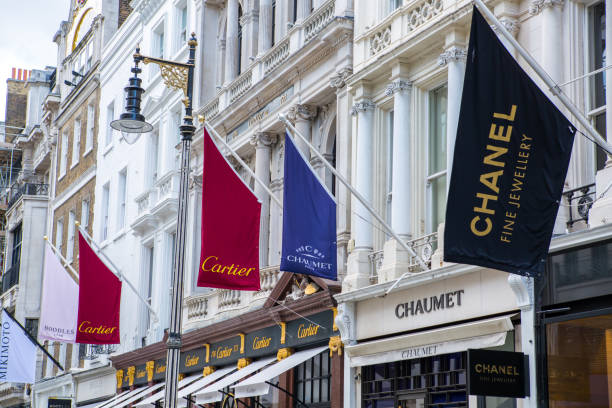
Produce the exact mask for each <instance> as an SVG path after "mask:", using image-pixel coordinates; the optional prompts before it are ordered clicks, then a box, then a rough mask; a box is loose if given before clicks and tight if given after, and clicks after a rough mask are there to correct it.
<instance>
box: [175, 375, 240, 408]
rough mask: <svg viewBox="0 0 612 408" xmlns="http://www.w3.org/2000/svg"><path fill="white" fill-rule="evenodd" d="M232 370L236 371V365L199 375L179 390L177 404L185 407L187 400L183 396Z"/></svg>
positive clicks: (198, 389)
mask: <svg viewBox="0 0 612 408" xmlns="http://www.w3.org/2000/svg"><path fill="white" fill-rule="evenodd" d="M232 371H236V366H230V367H223V368H221V369H219V370H217V371H215V372H214V373H212V374H209V375H207V376H206V377H201V378H200V379H199V380H197V381H196V382H194V383H193V384H190V385H188V386H186V387H184V388H183V389H181V390H179V392H178V394H177V395H178V401H177V406H178V407H181V408H182V407H186V406H187V401H186V400H185V397H187V396H188V395H189V394H193V393H194V392H197V391H200V390H201V389H202V388H204V387H206V386H207V385H209V384H211V383H213V382H215V381H217V380H218V379H219V378H222V377H224V376H225V375H227V374H229V373H231V372H232Z"/></svg>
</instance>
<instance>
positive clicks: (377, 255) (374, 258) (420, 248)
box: [368, 232, 438, 284]
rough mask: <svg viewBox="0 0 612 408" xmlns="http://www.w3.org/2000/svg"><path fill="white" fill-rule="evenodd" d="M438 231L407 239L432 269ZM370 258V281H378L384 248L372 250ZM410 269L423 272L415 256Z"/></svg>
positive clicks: (409, 244) (411, 260) (411, 257)
mask: <svg viewBox="0 0 612 408" xmlns="http://www.w3.org/2000/svg"><path fill="white" fill-rule="evenodd" d="M437 242H438V233H437V232H434V233H432V234H428V235H424V236H422V237H420V238H417V239H413V240H411V241H407V242H406V243H407V244H408V246H409V247H410V248H412V250H413V251H414V252H415V253H416V254H417V255H419V256H420V257H421V259H422V260H423V262H424V263H425V265H427V268H428V270H429V269H431V257H432V256H433V253H434V251H435V249H436V247H437ZM368 258H369V260H370V283H371V284H376V283H378V276H379V271H380V269H381V268H382V265H383V260H384V258H385V254H384V252H383V250H379V251H372V252H371V253H370V254H369V255H368ZM408 270H409V271H410V272H423V268H422V267H421V266H420V265H419V263H418V261H417V258H416V257H415V256H410V258H409V265H408Z"/></svg>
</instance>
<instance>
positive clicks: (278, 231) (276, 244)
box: [268, 146, 284, 265]
mask: <svg viewBox="0 0 612 408" xmlns="http://www.w3.org/2000/svg"><path fill="white" fill-rule="evenodd" d="M281 148H282V149H284V147H282V146H280V147H279V149H281ZM283 183H284V178H283V177H282V176H281V177H280V178H275V179H274V180H272V182H271V183H270V190H272V193H274V196H275V197H276V198H278V200H279V201H280V202H281V203H282V202H283ZM282 224H283V212H282V210H281V209H280V207H279V206H278V205H276V203H272V206H270V239H269V245H268V246H269V248H270V250H269V255H268V265H278V264H279V263H280V254H281V239H282V235H283V229H282Z"/></svg>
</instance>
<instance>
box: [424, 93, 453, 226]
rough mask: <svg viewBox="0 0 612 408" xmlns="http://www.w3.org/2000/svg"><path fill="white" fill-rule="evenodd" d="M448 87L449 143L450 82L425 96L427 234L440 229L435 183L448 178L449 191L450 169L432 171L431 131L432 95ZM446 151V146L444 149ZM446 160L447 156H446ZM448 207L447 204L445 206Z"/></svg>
mask: <svg viewBox="0 0 612 408" xmlns="http://www.w3.org/2000/svg"><path fill="white" fill-rule="evenodd" d="M443 88H446V107H445V111H446V115H447V120H446V123H445V127H444V129H445V131H444V134H443V137H444V143H445V144H446V143H447V140H446V126H448V82H446V81H444V82H443V83H440V84H438V85H437V86H434V87H432V88H430V89H428V90H427V91H426V98H425V101H426V103H425V110H426V112H427V120H426V128H427V137H426V140H425V233H426V234H431V233H434V232H436V231H437V229H438V225H434V222H435V221H434V219H433V208H434V205H433V204H434V202H433V201H434V191H433V190H434V188H433V184H434V183H435V182H436V181H437V180H439V179H441V178H443V177H444V178H446V179H445V183H444V184H445V192H448V183H449V180H448V178H447V172H448V169H446V168H444V169H443V170H439V171H435V172H431V171H430V165H431V162H430V149H431V136H432V135H431V132H432V126H431V123H432V120H431V115H432V103H433V101H432V99H431V98H432V95H433V94H434V93H435V92H437V91H439V90H441V89H443ZM444 150H445V151H446V148H445V149H444ZM446 154H447V155H448V152H446ZM445 161H447V160H446V157H445ZM444 167H446V164H445V165H444ZM446 196H447V194H445V200H446ZM444 207H445V208H446V204H445V206H444Z"/></svg>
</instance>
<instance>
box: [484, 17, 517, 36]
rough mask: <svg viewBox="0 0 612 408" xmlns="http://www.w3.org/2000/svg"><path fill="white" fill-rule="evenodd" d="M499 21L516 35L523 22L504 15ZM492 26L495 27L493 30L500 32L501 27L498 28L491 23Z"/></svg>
mask: <svg viewBox="0 0 612 408" xmlns="http://www.w3.org/2000/svg"><path fill="white" fill-rule="evenodd" d="M499 22H500V23H502V25H503V26H504V28H505V29H506V30H508V32H509V33H510V34H512V35H516V33H518V32H519V29H520V28H521V23H519V22H518V20H517V19H515V18H508V17H502V18H500V19H499ZM491 28H492V29H493V31H495V32H496V33H497V34H499V28H497V26H496V25H495V24H491Z"/></svg>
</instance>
